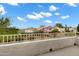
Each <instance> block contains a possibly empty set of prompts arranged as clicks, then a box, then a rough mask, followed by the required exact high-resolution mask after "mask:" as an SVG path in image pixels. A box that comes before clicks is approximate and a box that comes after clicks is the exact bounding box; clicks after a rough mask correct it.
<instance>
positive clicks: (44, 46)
mask: <svg viewBox="0 0 79 59" xmlns="http://www.w3.org/2000/svg"><path fill="white" fill-rule="evenodd" d="M74 42H75V37H66V38H52V39H48V40H38V41H30V42H22V43H14V44H6V45H0V55H9V56H10V55H13V56H16V55H18V56H19V55H21V56H22V55H23V56H27V55H28V56H32V55H39V54H42V53H46V52H49V51H52V50H56V49H60V48H64V47H68V46H73V45H74ZM78 42H79V40H78Z"/></svg>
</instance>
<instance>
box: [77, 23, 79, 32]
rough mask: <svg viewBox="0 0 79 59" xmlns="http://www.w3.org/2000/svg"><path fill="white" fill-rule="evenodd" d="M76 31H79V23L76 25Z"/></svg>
mask: <svg viewBox="0 0 79 59" xmlns="http://www.w3.org/2000/svg"><path fill="white" fill-rule="evenodd" d="M77 32H79V24H78V26H77Z"/></svg>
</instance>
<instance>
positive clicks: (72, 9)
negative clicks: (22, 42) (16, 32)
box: [0, 3, 79, 29]
mask: <svg viewBox="0 0 79 59" xmlns="http://www.w3.org/2000/svg"><path fill="white" fill-rule="evenodd" d="M0 11H2V12H1V14H0V16H5V17H6V16H8V17H10V20H11V26H14V27H17V28H21V29H23V28H28V27H39V26H40V25H52V26H54V25H55V24H56V23H62V24H63V25H65V24H67V25H68V26H76V25H77V24H79V4H74V3H19V4H18V3H8V4H5V3H4V4H3V3H2V4H0Z"/></svg>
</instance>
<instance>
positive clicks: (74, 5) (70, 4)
mask: <svg viewBox="0 0 79 59" xmlns="http://www.w3.org/2000/svg"><path fill="white" fill-rule="evenodd" d="M67 4H68V5H69V6H72V7H77V5H76V4H75V3H67Z"/></svg>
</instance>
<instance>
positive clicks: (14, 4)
mask: <svg viewBox="0 0 79 59" xmlns="http://www.w3.org/2000/svg"><path fill="white" fill-rule="evenodd" d="M8 4H10V5H12V6H18V5H19V4H18V3H8Z"/></svg>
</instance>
